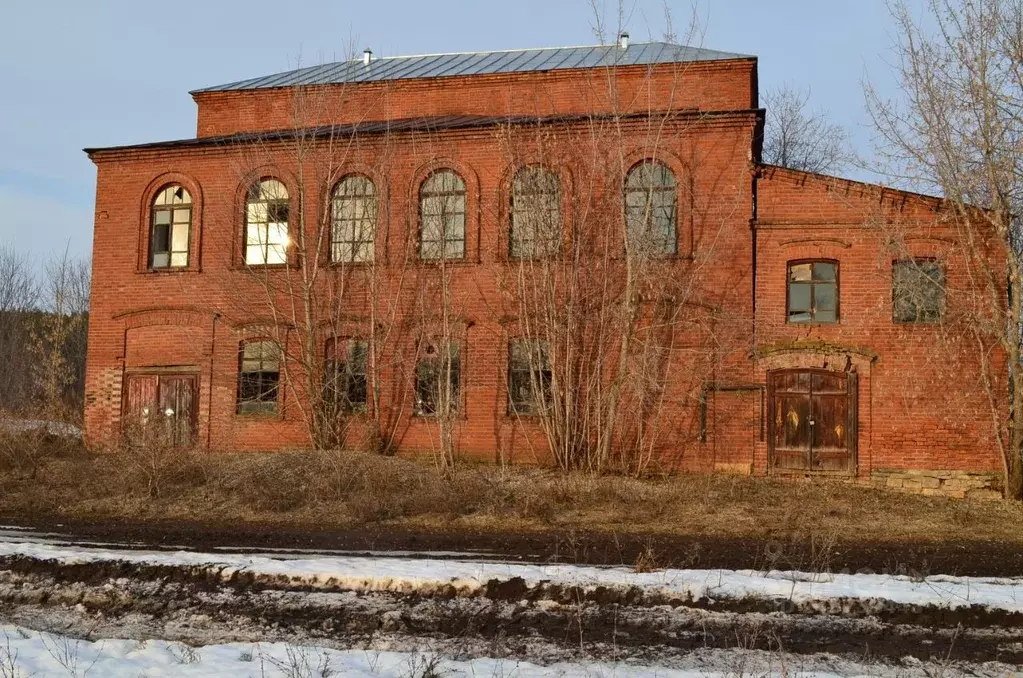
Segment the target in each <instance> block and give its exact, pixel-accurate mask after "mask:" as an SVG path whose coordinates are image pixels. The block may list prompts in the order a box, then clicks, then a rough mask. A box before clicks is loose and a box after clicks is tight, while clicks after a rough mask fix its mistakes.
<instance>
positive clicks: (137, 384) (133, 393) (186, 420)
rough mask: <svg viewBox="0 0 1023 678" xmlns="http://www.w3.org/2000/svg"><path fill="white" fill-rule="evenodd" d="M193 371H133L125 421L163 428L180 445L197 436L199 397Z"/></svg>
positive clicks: (189, 442) (183, 445)
mask: <svg viewBox="0 0 1023 678" xmlns="http://www.w3.org/2000/svg"><path fill="white" fill-rule="evenodd" d="M196 396H197V393H196V378H195V375H192V374H185V375H182V374H130V375H128V381H127V388H126V389H125V401H124V415H125V421H127V422H130V423H131V424H132V425H137V426H142V427H147V428H154V427H155V428H159V429H160V430H161V431H162V432H164V434H165V435H166V436H167V438H168V440H169V441H170V442H171V443H172V444H174V445H175V446H179V447H188V446H190V445H192V443H193V442H194V439H195V424H196V415H197V414H198V407H197V404H198V398H197V397H196Z"/></svg>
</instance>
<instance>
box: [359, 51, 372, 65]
mask: <svg viewBox="0 0 1023 678" xmlns="http://www.w3.org/2000/svg"><path fill="white" fill-rule="evenodd" d="M371 61H373V50H371V49H370V48H369V47H367V48H366V49H364V50H362V65H363V66H369V62H371Z"/></svg>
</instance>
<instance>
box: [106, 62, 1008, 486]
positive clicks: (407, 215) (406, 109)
mask: <svg viewBox="0 0 1023 678" xmlns="http://www.w3.org/2000/svg"><path fill="white" fill-rule="evenodd" d="M192 96H193V98H194V100H195V101H196V104H197V106H198V125H197V136H196V137H195V138H194V139H186V140H178V141H169V142H159V143H151V144H142V145H136V146H124V147H116V148H103V149H88V151H87V152H88V153H89V156H90V158H92V160H93V161H94V162H95V163H96V165H97V168H98V178H97V193H96V222H95V241H94V257H93V261H94V277H93V298H92V308H91V318H90V336H89V355H88V376H87V387H86V402H87V404H86V431H87V437H88V440H89V441H90V443H91V444H93V445H98V446H103V445H108V444H111V443H113V442H114V441H116V439H117V438H118V436H119V435H120V431H121V428H122V425H123V422H124V421H125V420H127V419H128V418H132V417H140V418H142V419H143V420H145V421H156V420H159V421H161V422H165V423H166V425H167V426H168V427H169V430H171V431H172V432H173V434H174V435H175V437H176V438H177V439H178V440H180V441H183V442H187V443H192V444H201V445H205V446H209V447H210V448H211V449H218V450H237V451H243V450H269V449H289V448H301V447H308V446H309V445H311V444H312V442H311V441H312V440H313V438H314V437H315V436H316V435H320V434H322V431H321V429H322V428H323V421H322V418H323V417H324V416H327V415H324V414H320V415H318V416H319V419H317V416H314V415H313V414H312V412H313V411H314V410H316V411H321V410H322V411H325V412H327V414H329V415H330V416H337V417H339V418H343V419H344V421H345V422H346V423H345V431H346V434H347V437H346V443H347V444H352V445H359V444H364V443H365V442H366V441H367V440H372V441H373V443H374V445H376V444H379V443H380V442H381V441H383V442H384V443H385V444H386V445H388V446H389V447H391V448H392V449H395V450H397V451H399V452H402V453H410V454H411V453H429V452H436V451H437V450H439V449H450V450H451V451H452V452H453V453H455V454H457V455H459V456H470V457H474V458H479V459H485V460H494V461H512V462H522V463H537V462H541V463H542V462H547V461H550V460H551V455H552V454H553V455H554V458H555V459H561V460H562V463H567V464H569V465H579V466H585V465H593V464H594V463H596V464H597V465H603V464H611V463H625V464H627V465H629V466H632V467H635V466H639V465H644V466H646V465H653V466H657V467H667V468H689V469H694V470H695V469H704V470H714V469H717V470H728V471H739V472H753V473H768V472H771V473H797V474H806V473H811V474H818V473H819V474H838V475H851V476H855V477H858V478H860V479H864V480H866V479H874V480H875V481H880V480H884V481H885V482H887V483H888V484H891V485H897V486H901V485H905V486H906V487H913V488H922V489H930V490H934V491H938V490H941V491H946V492H952V493H960V494H961V493H963V492H966V491H968V490H970V489H972V488H974V487H980V486H982V485H983V483H984V480H983V479H980V477H979V476H978V477H977V478H974V477H973V476H970V475H969V472H978V473H981V474H983V473H989V472H995V471H997V470H998V469H999V464H1000V462H999V453H998V450H997V446H996V441H995V431H996V430H997V426H998V422H996V421H995V420H994V419H993V418H992V417H993V416H994V417H995V418H997V417H1001V416H1002V413H1001V410H1002V409H1004V408H1003V406H1002V405H999V404H996V405H995V407H994V410H993V409H992V400H991V398H990V393H991V386H990V383H986V382H985V380H984V379H982V377H981V373H982V372H983V370H984V365H985V364H987V365H988V366H990V364H991V363H992V361H993V363H994V364H995V365H997V361H998V360H999V357H998V355H997V354H996V353H995V354H987V355H986V356H984V357H983V358H984V359H983V360H982V356H981V354H980V353H979V352H978V351H977V349H976V347H975V345H973V344H971V341H970V340H969V339H968V338H967V337H965V335H964V336H963V337H962V338H960V336H959V335H957V334H956V332H954V331H952V329H951V328H954V327H955V323H954V322H952V320H954V319H955V318H956V317H957V314H956V304H959V303H963V304H968V303H970V302H969V301H968V300H969V299H970V298H971V297H970V294H969V291H970V289H971V285H972V284H973V283H972V282H971V278H970V272H969V271H968V270H967V269H968V268H969V267H968V266H966V265H965V264H964V263H963V261H962V260H961V259H962V258H961V257H960V255H959V253H958V252H959V250H958V248H957V238H958V237H959V236H958V234H957V232H956V231H955V229H954V228H953V227H951V226H949V225H946V224H945V223H944V221H943V219H942V206H941V203H940V201H938V200H936V199H933V198H928V197H925V196H919V195H915V194H909V193H904V192H900V191H896V190H892V189H888V188H883V187H880V186H873V185H866V184H862V183H857V182H853V181H848V180H844V179H839V178H834V177H828V176H821V175H814V174H809V173H805V172H800V171H794V170H790V169H784V168H780V167H772V166H766V165H763V164H762V163H761V162H760V146H761V141H760V139H761V135H762V130H763V120H764V111H763V110H762V109H760V108H759V97H758V87H757V61H756V58H754V57H750V56H745V55H739V54H727V53H721V52H714V51H711V50H702V49H694V48H686V47H678V46H675V45H668V44H664V43H641V44H632V45H628V44H627V42H626V43H623V44H619V45H612V46H609V47H594V48H561V49H550V50H523V51H516V52H494V53H476V54H455V55H428V56H421V57H396V58H387V59H373V58H372V56H371V55H370V54H368V53H367V55H365V58H364V59H360V60H353V61H347V62H340V63H337V64H328V65H325V66H318V67H313V68H307V69H301V70H298V71H292V72H288V73H282V74H278V75H274V76H268V77H264V78H256V79H253V80H248V81H242V82H238V83H232V84H229V85H225V86H220V87H212V88H208V89H202V90H198V91H195V92H193V93H192ZM985 360H986V361H987V362H986V363H985V362H984V361H985ZM997 372H998V370H997V369H995V370H994V371H993V373H995V374H997ZM996 381H997V378H996ZM985 389H986V390H985ZM320 391H322V392H323V393H324V395H322V396H316V397H310V393H314V392H315V393H319V392H320ZM323 403H327V405H329V407H325V408H321V407H320V405H322V404H323ZM992 411H994V412H995V414H994V415H992ZM328 418H329V417H328ZM318 427H319V428H318ZM317 431H319V432H320V433H317ZM580 441H582V442H580ZM552 450H553V452H552ZM594 459H596V460H598V461H597V462H593V460H594ZM581 460H583V461H581Z"/></svg>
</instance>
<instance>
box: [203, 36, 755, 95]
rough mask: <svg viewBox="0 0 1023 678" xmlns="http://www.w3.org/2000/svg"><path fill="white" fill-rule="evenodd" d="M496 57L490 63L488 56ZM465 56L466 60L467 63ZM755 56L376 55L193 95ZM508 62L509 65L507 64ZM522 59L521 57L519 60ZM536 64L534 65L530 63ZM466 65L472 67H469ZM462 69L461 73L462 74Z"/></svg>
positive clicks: (665, 50) (636, 46) (679, 48)
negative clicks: (611, 61)
mask: <svg viewBox="0 0 1023 678" xmlns="http://www.w3.org/2000/svg"><path fill="white" fill-rule="evenodd" d="M587 51H588V52H590V53H592V54H591V55H588V56H584V57H582V58H580V59H578V60H574V61H573V63H572V64H571V65H565V64H566V62H567V61H568V60H569V59H566V58H564V57H562V58H560V60H559V61H557V62H556V63H553V62H552V61H553V60H555V59H557V58H558V57H559V55H561V54H563V53H580V52H587ZM544 52H547V53H549V55H550V56H548V57H546V58H543V59H540V60H537V59H536V58H535V57H533V58H529V59H526V60H525V61H524V62H522V64H521V65H522V67H518V66H515V65H514V64H513V63H511V62H515V61H516V58H517V57H518V56H521V55H527V54H542V53H544ZM612 54H614V55H617V56H615V58H614V62H615V63H614V64H607V63H605V62H606V61H608V55H612ZM494 56H496V57H498V58H497V59H490V57H494ZM465 57H469V58H468V59H466V58H465ZM747 58H755V57H753V56H752V55H748V54H738V53H734V52H723V51H720V50H714V49H708V48H706V47H695V46H692V45H683V44H679V43H674V42H666V41H663V40H651V41H646V42H641V41H640V42H634V43H631V44H630V45H629V46H628V47H626V48H622V47H621V46H619V44H618V43H616V42H612V43H605V44H599V45H577V46H571V47H524V48H519V49H503V50H481V51H467V52H437V53H430V54H403V55H395V56H386V57H376V58H374V59H372V60H371V62H370V63H369V64H368V65H367V64H365V63H364V62H363V60H362V59H361V58H356V57H354V56H353V58H350V59H344V60H341V61H332V62H328V63H324V64H317V65H313V66H303V67H300V68H293V69H289V70H285V71H278V72H276V73H271V74H268V75H261V76H256V77H252V78H245V79H242V80H236V81H233V82H229V83H226V84H220V85H214V86H211V87H202V88H199V89H195V90H192V92H191V93H192V94H197V93H201V92H213V91H235V90H248V89H270V88H275V87H288V86H292V85H304V84H338V83H341V82H373V81H380V80H402V79H423V78H436V77H445V76H449V75H450V76H454V75H483V74H495V73H517V72H529V71H549V70H564V69H570V68H592V67H596V66H607V65H620V66H649V65H654V64H661V63H680V62H698V61H718V60H728V59H747ZM439 59H442V60H443V63H444V66H445V68H444V69H441V70H440V71H437V70H435V69H436V66H437V64H436V62H437V60H439ZM509 59H511V62H509ZM518 60H519V61H521V59H518ZM488 61H492V63H488V66H487V67H486V68H484V69H477V68H475V66H476V65H478V64H479V63H481V62H488ZM534 62H535V63H534ZM467 64H473V68H472V69H468V68H467ZM460 71H461V72H460ZM307 80H308V81H307Z"/></svg>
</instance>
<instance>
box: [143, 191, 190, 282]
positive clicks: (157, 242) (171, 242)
mask: <svg viewBox="0 0 1023 678" xmlns="http://www.w3.org/2000/svg"><path fill="white" fill-rule="evenodd" d="M191 204H192V197H191V196H190V195H189V193H188V191H186V190H185V189H184V188H182V187H181V186H168V187H167V188H165V189H163V190H162V191H160V193H159V194H158V195H157V196H156V199H155V200H154V201H153V208H152V218H151V230H150V236H149V266H150V268H154V269H155V268H168V267H174V268H179V267H185V266H188V234H189V231H190V230H191V227H192V207H191ZM172 206H173V207H172Z"/></svg>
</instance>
